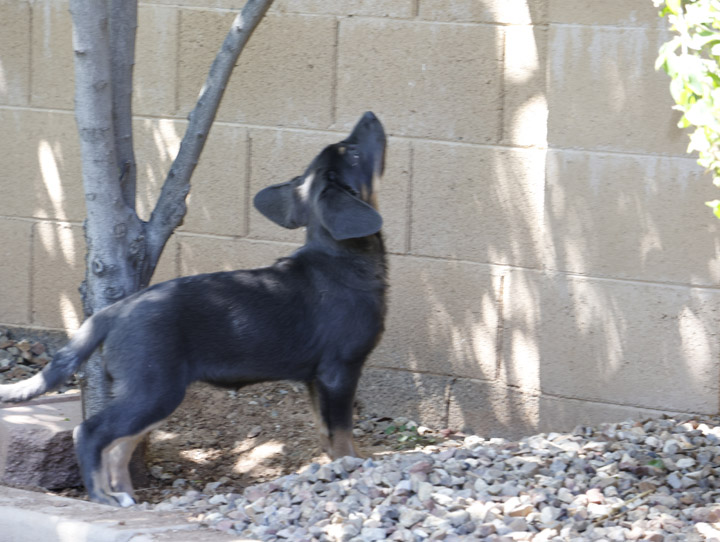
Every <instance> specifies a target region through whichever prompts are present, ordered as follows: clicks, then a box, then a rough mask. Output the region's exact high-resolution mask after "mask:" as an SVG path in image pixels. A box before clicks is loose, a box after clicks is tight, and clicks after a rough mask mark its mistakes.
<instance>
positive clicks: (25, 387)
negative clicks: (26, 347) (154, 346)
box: [0, 312, 110, 403]
mask: <svg viewBox="0 0 720 542" xmlns="http://www.w3.org/2000/svg"><path fill="white" fill-rule="evenodd" d="M109 329H110V325H109V322H108V318H107V317H106V315H105V314H103V313H102V312H100V313H97V314H96V315H95V316H93V317H91V318H88V319H87V320H85V322H84V323H83V325H82V326H80V329H78V330H77V332H76V333H75V334H74V335H73V337H72V339H70V341H69V342H68V343H67V344H66V345H65V346H64V347H62V348H61V349H60V350H59V351H58V353H57V354H56V355H55V357H54V358H53V360H52V361H51V362H50V363H48V364H47V365H46V366H45V368H44V369H43V370H42V371H41V372H39V373H37V374H36V375H34V376H32V377H31V378H28V379H27V380H23V381H22V382H16V383H14V384H2V385H0V401H3V402H9V403H17V402H20V401H27V400H29V399H32V398H33V397H37V396H38V395H42V394H43V393H47V392H49V391H53V390H55V389H57V388H59V387H60V386H62V385H63V384H64V383H65V382H67V380H68V379H69V378H70V377H71V376H72V375H73V374H74V373H75V372H76V371H77V370H78V368H79V367H80V365H81V364H82V363H83V362H84V361H85V360H86V359H88V358H89V357H90V354H92V353H93V351H94V350H95V349H96V348H97V347H98V346H99V345H100V343H101V342H102V341H103V339H104V338H105V336H106V335H107V333H108V330H109Z"/></svg>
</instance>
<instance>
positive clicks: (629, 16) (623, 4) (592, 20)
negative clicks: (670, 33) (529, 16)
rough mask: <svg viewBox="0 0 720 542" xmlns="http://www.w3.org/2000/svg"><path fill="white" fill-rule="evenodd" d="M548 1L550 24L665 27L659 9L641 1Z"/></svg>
mask: <svg viewBox="0 0 720 542" xmlns="http://www.w3.org/2000/svg"><path fill="white" fill-rule="evenodd" d="M530 1H532V0H530ZM549 3H550V5H549V8H548V12H549V13H548V19H549V21H550V22H551V23H561V24H583V25H595V26H601V25H602V26H609V25H614V26H626V27H655V28H667V21H666V20H665V19H661V18H660V17H659V16H658V11H659V10H658V8H656V7H655V6H653V3H652V2H644V1H643V0H633V1H631V2H628V1H627V0H605V1H604V2H593V1H592V0H585V1H582V0H581V1H578V0H549Z"/></svg>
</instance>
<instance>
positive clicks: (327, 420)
mask: <svg viewBox="0 0 720 542" xmlns="http://www.w3.org/2000/svg"><path fill="white" fill-rule="evenodd" d="M385 141H386V139H385V133H384V131H383V128H382V125H381V124H380V121H379V120H378V119H377V117H375V115H374V114H373V113H370V112H368V113H365V115H364V116H363V117H362V118H361V119H360V121H359V122H358V124H357V125H356V126H355V128H354V129H353V131H352V133H351V134H350V135H349V137H348V138H347V139H345V140H343V141H341V142H339V143H336V144H334V145H330V146H328V147H327V148H325V149H324V150H323V151H322V152H321V153H320V154H319V155H318V156H317V157H316V158H315V159H314V160H313V161H312V163H311V164H310V166H309V167H308V168H307V170H306V171H305V173H304V174H303V175H301V176H299V177H296V178H294V179H292V180H291V181H289V182H287V183H283V184H278V185H274V186H270V187H268V188H265V189H264V190H262V191H260V192H259V193H258V194H257V195H256V196H255V206H256V207H257V209H258V210H259V211H260V212H261V213H262V214H264V215H265V216H266V217H268V218H269V219H270V220H272V221H273V222H276V223H278V224H280V225H281V226H284V227H285V228H297V227H300V226H306V227H307V240H306V243H305V245H304V246H303V247H301V248H300V249H298V250H297V251H296V252H294V253H293V254H292V255H291V256H289V257H287V258H282V259H280V260H278V261H277V262H276V263H275V264H274V265H273V266H271V267H265V268H261V269H253V270H247V271H232V272H224V273H211V274H206V275H197V276H192V277H183V278H178V279H175V280H170V281H167V282H163V283H161V284H157V285H154V286H151V287H150V288H147V289H146V290H143V291H141V292H138V293H137V294H134V295H132V296H129V297H127V298H126V299H123V300H121V301H119V302H117V303H115V304H114V305H111V306H110V307H107V308H106V309H104V310H102V311H100V312H98V313H96V314H95V315H94V316H92V317H91V318H90V319H88V320H87V321H86V322H85V323H84V324H83V325H82V326H81V327H80V329H79V330H78V331H77V333H76V334H75V335H74V336H73V338H72V339H71V340H70V342H69V343H68V344H67V345H66V346H65V347H64V348H62V349H61V350H60V351H59V352H58V353H57V356H56V357H55V359H54V360H53V361H52V363H50V364H49V365H48V366H46V367H45V369H44V370H43V371H42V372H41V373H39V374H37V375H35V376H33V377H32V378H30V379H28V380H26V381H24V382H20V383H17V384H10V385H2V386H0V400H2V401H25V400H27V399H30V398H32V397H35V396H37V395H40V394H42V393H45V392H47V391H50V390H53V389H55V388H57V387H58V386H60V385H61V384H62V383H63V382H65V381H66V380H67V379H68V378H69V377H70V376H71V375H72V374H73V373H74V372H76V371H77V370H78V368H79V367H80V366H81V364H82V363H83V362H84V361H85V360H86V359H87V358H88V357H89V356H90V354H91V353H92V352H93V351H94V350H95V349H96V348H97V347H98V346H100V345H101V344H102V352H103V360H104V364H105V365H104V369H105V372H106V375H107V379H108V382H109V383H110V386H111V387H110V389H111V392H112V400H111V401H110V403H109V404H108V406H107V407H106V408H105V409H104V410H102V411H101V412H99V413H98V414H96V415H94V416H92V417H91V418H89V419H87V420H85V421H84V422H83V423H82V424H80V425H79V426H78V427H77V428H76V429H75V432H74V435H73V436H74V440H75V448H76V451H77V456H78V462H79V465H80V470H81V474H82V477H83V481H84V483H85V486H86V488H87V491H88V494H89V496H90V498H91V499H92V500H93V501H96V502H101V503H106V504H114V505H118V504H119V505H122V506H129V505H131V504H133V503H134V500H133V497H132V494H133V488H132V483H131V481H130V476H129V474H128V461H129V458H130V456H131V454H132V452H133V450H134V449H135V447H136V445H137V443H138V442H139V441H140V440H141V439H142V437H143V436H144V435H145V434H146V433H147V432H148V431H150V430H151V429H152V428H153V427H155V426H157V425H158V424H159V423H160V422H161V421H162V420H164V419H165V418H167V417H168V416H169V415H170V414H171V413H172V412H173V411H174V410H175V408H176V407H177V406H178V405H179V404H180V402H181V401H182V399H183V397H184V395H185V390H186V388H187V386H188V385H189V384H190V383H192V382H194V381H205V382H210V383H213V384H218V385H220V386H228V387H229V386H231V387H239V386H243V385H245V384H250V383H253V382H262V381H269V380H296V381H301V382H305V383H306V384H307V385H308V388H309V390H310V394H311V396H312V400H313V406H314V410H315V414H316V417H317V420H318V425H319V429H320V439H321V444H322V446H323V449H324V450H325V451H326V452H327V453H328V454H329V455H330V456H331V457H333V458H336V457H341V456H343V455H357V454H356V451H355V448H354V446H353V442H352V408H353V398H354V395H355V389H356V386H357V383H358V379H359V378H360V372H361V369H362V365H363V362H364V361H365V358H366V357H367V356H368V354H369V353H370V352H371V351H372V349H373V348H374V347H375V345H376V344H377V342H378V340H379V339H380V336H381V334H382V332H383V325H384V324H383V322H384V317H385V290H386V264H385V249H384V246H383V240H382V236H381V234H380V228H381V226H382V218H381V217H380V215H379V213H378V212H377V210H376V208H375V207H376V205H375V203H374V202H375V196H374V192H373V181H374V180H375V179H376V178H378V177H379V176H380V175H381V174H382V171H383V166H384V154H385Z"/></svg>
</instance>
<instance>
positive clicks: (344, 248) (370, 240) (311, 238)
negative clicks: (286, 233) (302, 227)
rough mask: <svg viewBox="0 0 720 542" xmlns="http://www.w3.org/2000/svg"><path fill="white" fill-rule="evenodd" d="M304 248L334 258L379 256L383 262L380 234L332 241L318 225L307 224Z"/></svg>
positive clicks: (383, 251)
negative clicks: (333, 256)
mask: <svg viewBox="0 0 720 542" xmlns="http://www.w3.org/2000/svg"><path fill="white" fill-rule="evenodd" d="M306 232H307V233H306V238H305V247H307V248H308V249H311V250H319V251H321V252H326V253H328V254H332V255H335V256H343V255H347V256H351V255H354V256H381V257H382V259H383V260H384V256H385V243H384V242H383V238H382V234H381V233H379V232H378V233H376V234H374V235H368V236H367V237H359V238H357V239H344V240H342V241H338V240H337V239H334V238H333V237H332V235H330V232H328V231H327V230H326V229H325V228H323V227H322V226H321V225H320V224H317V223H315V224H312V223H311V224H309V225H308V226H307V230H306Z"/></svg>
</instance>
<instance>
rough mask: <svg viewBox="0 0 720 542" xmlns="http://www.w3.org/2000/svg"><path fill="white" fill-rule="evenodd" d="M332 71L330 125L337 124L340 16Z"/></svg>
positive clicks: (337, 19)
mask: <svg viewBox="0 0 720 542" xmlns="http://www.w3.org/2000/svg"><path fill="white" fill-rule="evenodd" d="M332 66H333V69H332V72H331V74H330V125H331V126H334V125H336V124H337V108H338V107H337V102H338V97H337V93H338V74H339V73H340V17H336V18H335V43H334V44H333V54H332Z"/></svg>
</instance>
